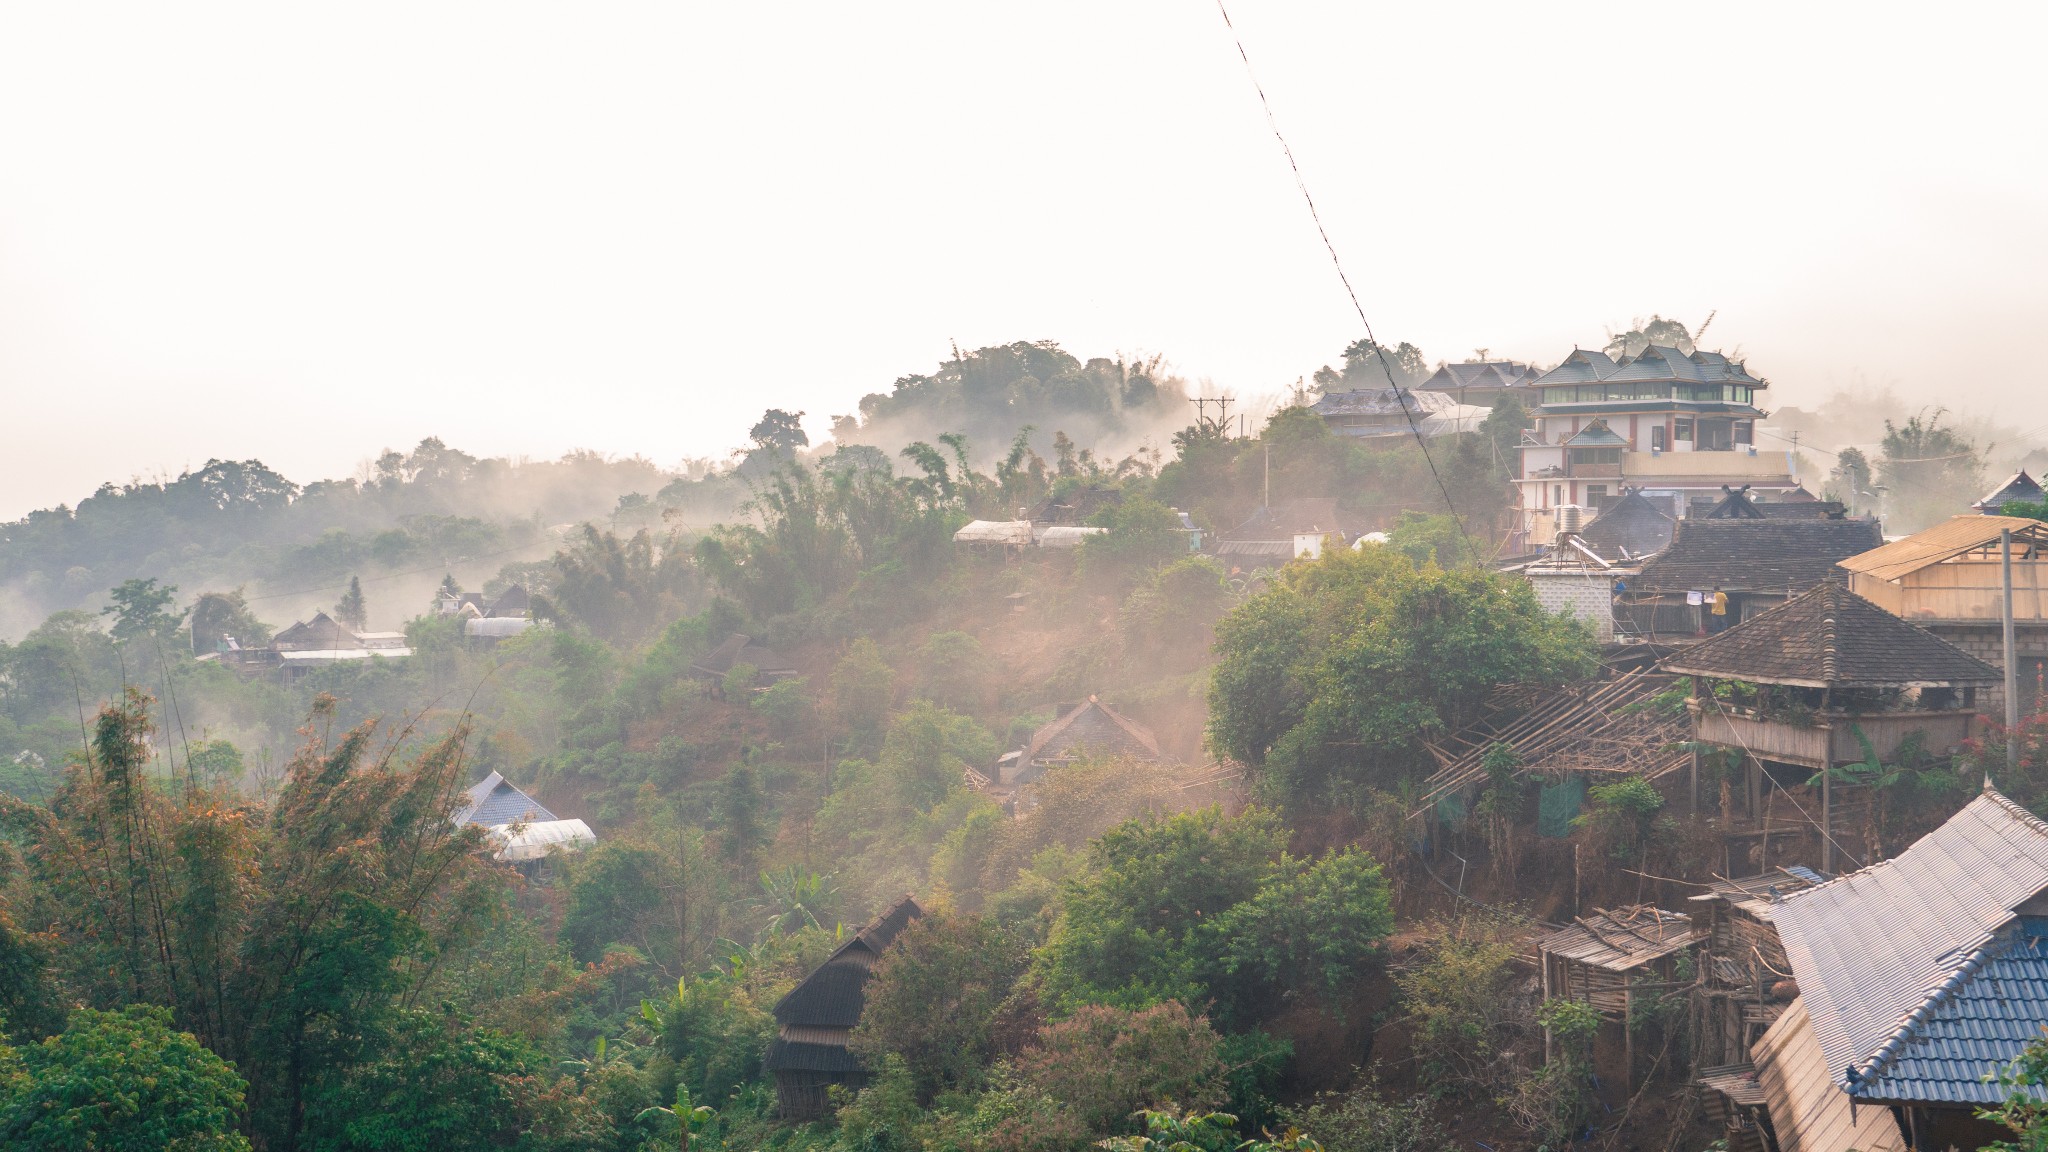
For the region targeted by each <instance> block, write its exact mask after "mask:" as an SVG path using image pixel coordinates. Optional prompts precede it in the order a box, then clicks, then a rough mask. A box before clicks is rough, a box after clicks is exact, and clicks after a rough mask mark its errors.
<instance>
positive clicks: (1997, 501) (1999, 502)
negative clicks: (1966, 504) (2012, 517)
mask: <svg viewBox="0 0 2048 1152" xmlns="http://www.w3.org/2000/svg"><path fill="white" fill-rule="evenodd" d="M2042 495H2043V493H2042V491H2041V485H2040V482H2039V481H2037V480H2035V479H2034V478H2033V477H2032V476H2029V475H2027V470H2026V469H2024V468H2022V469H2020V470H2019V471H2017V472H2015V473H2013V474H2012V476H2011V477H2010V478H2009V479H2007V480H2006V482H2005V483H2003V484H2000V485H1999V486H1998V487H1996V488H1993V489H1992V490H1991V492H1990V493H1989V494H1988V495H1986V496H1985V497H1984V498H1983V499H1982V500H1979V501H1977V502H1976V503H1975V504H1973V505H1971V507H1973V508H1975V509H1976V510H1977V511H1979V512H1989V513H1992V514H1994V515H1996V514H1997V513H1998V512H1999V511H2000V510H2002V509H2003V508H2004V507H2005V502H2006V501H2008V500H2025V501H2027V502H2028V503H2030V504H2038V503H2040V501H2041V497H2042Z"/></svg>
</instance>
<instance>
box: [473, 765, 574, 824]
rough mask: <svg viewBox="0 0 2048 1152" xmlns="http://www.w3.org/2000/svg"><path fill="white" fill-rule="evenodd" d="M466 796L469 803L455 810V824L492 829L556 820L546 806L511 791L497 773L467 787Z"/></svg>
mask: <svg viewBox="0 0 2048 1152" xmlns="http://www.w3.org/2000/svg"><path fill="white" fill-rule="evenodd" d="M468 795H469V800H468V802H467V803H466V804H464V805H463V806H462V807H460V808H457V809H456V810H455V815H454V820H455V822H456V823H457V824H480V825H482V826H483V827H485V828H495V827H497V826H498V825H500V824H518V823H524V824H539V823H543V822H545V821H551V820H555V819H558V817H557V816H556V815H555V814H554V813H553V812H550V811H548V810H547V806H546V805H544V804H542V803H541V802H540V801H538V800H535V799H534V798H533V797H531V796H528V795H527V794H526V793H524V792H521V791H520V790H519V789H517V788H515V787H513V786H512V784H511V783H510V782H509V781H507V780H506V779H505V778H504V777H503V776H500V775H498V774H497V773H496V772H493V773H491V774H490V775H489V776H486V777H484V778H483V779H482V780H479V781H477V782H476V783H475V784H472V785H470V788H469V793H468Z"/></svg>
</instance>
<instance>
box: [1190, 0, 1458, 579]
mask: <svg viewBox="0 0 2048 1152" xmlns="http://www.w3.org/2000/svg"><path fill="white" fill-rule="evenodd" d="M1216 11H1217V12H1218V13H1219V14H1220V15H1222V17H1223V27H1224V28H1226V29H1228V30H1229V32H1230V38H1231V40H1232V41H1233V42H1234V43H1235V44H1236V45H1237V57H1238V59H1240V60H1242V61H1244V74H1245V77H1246V78H1247V79H1249V80H1250V81H1251V82H1252V91H1254V92H1257V93H1258V94H1259V107H1260V109H1262V110H1263V111H1264V112H1265V114H1266V126H1267V127H1268V128H1271V129H1272V130H1273V139H1275V140H1278V141H1279V142H1280V151H1281V152H1282V153H1283V154H1285V155H1286V157H1287V167H1288V168H1290V169H1292V170H1293V172H1294V186H1295V187H1296V188H1298V189H1300V190H1301V199H1302V201H1303V202H1304V203H1306V204H1307V205H1308V215H1309V219H1311V220H1313V221H1315V225H1316V235H1318V236H1320V237H1322V239H1323V249H1324V250H1325V251H1327V252H1328V253H1329V254H1330V264H1331V266H1333V267H1335V268H1336V269H1337V279H1338V280H1339V281H1341V282H1342V283H1343V285H1344V294H1345V295H1346V296H1348V297H1350V298H1351V308H1352V310H1353V311H1354V312H1357V313H1358V322H1359V323H1360V324H1362V325H1364V327H1365V338H1366V340H1367V341H1369V342H1370V343H1371V344H1372V350H1373V353H1374V355H1375V356H1377V357H1378V358H1379V362H1380V371H1382V372H1384V373H1385V374H1386V377H1387V386H1388V387H1390V388H1392V389H1393V390H1394V399H1395V400H1397V401H1399V402H1400V404H1401V415H1403V416H1405V417H1407V418H1408V431H1409V432H1411V433H1413V434H1414V436H1415V444H1416V446H1417V447H1419V448H1421V449H1422V462H1423V463H1425V464H1427V465H1429V475H1430V478H1431V479H1433V480H1435V481H1436V490H1437V492H1438V493H1439V494H1441V495H1442V496H1443V498H1444V507H1446V508H1448V509H1450V511H1451V522H1452V523H1454V524H1456V525H1457V526H1458V536H1459V537H1460V538H1461V539H1463V540H1464V542H1465V547H1466V549H1467V550H1468V551H1470V550H1471V548H1472V538H1471V537H1470V536H1468V535H1466V533H1465V518H1464V517H1462V516H1460V515H1458V506H1457V504H1456V503H1454V502H1453V501H1452V500H1451V490H1450V488H1449V487H1448V486H1447V485H1445V484H1444V478H1443V474H1442V473H1441V472H1438V471H1437V469H1436V460H1435V458H1434V457H1432V456H1431V455H1430V454H1429V441H1428V440H1427V439H1425V438H1424V437H1423V435H1422V426H1421V424H1419V423H1417V422H1416V419H1415V410H1414V409H1413V408H1412V407H1410V406H1409V403H1408V394H1407V393H1406V392H1404V391H1403V390H1402V389H1401V386H1400V385H1399V384H1396V383H1395V382H1394V368H1393V365H1391V364H1389V363H1387V350H1386V349H1385V348H1382V347H1381V346H1380V341H1379V337H1377V336H1375V335H1373V332H1372V322H1371V321H1370V320H1367V319H1366V318H1365V307H1364V306H1363V305H1361V304H1360V303H1359V302H1358V293H1357V291H1355V290H1354V289H1353V288H1352V287H1351V277H1349V276H1347V275H1345V274H1344V262H1343V261H1342V260H1339V259H1338V258H1337V246H1336V245H1335V244H1334V243H1332V242H1331V241H1330V233H1329V230H1328V229H1326V228H1324V227H1323V215H1322V213H1321V212H1318V211H1317V210H1316V200H1315V197H1313V196H1311V195H1309V191H1308V181H1307V179H1305V178H1304V177H1303V176H1302V174H1301V165H1300V164H1298V163H1296V162H1295V159H1294V149H1293V148H1291V147H1289V146H1288V143H1287V137H1286V136H1285V135H1283V134H1282V133H1281V131H1280V122H1279V121H1278V120H1277V119H1275V118H1274V116H1273V105H1272V103H1271V102H1270V101H1268V100H1267V99H1266V88H1265V86H1264V85H1262V84H1260V83H1259V75H1258V73H1257V72H1255V71H1253V69H1252V58H1251V55H1250V54H1249V53H1247V52H1246V51H1245V49H1244V38H1243V37H1241V36H1239V35H1238V34H1237V25H1235V24H1232V23H1231V22H1230V10H1229V9H1228V8H1225V7H1224V6H1223V0H1216Z"/></svg>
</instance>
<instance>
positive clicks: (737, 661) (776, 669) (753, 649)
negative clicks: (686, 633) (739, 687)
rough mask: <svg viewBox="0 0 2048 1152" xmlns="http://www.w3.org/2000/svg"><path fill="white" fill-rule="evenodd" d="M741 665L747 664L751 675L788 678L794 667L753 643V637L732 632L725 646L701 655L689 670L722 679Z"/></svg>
mask: <svg viewBox="0 0 2048 1152" xmlns="http://www.w3.org/2000/svg"><path fill="white" fill-rule="evenodd" d="M741 664H750V665H752V666H753V668H754V671H756V672H758V673H760V674H761V675H763V676H787V675H792V674H794V673H795V672H796V665H795V664H792V663H791V662H790V661H789V659H788V658H787V657H785V656H783V655H782V654H781V653H780V652H777V651H775V650H774V649H773V648H768V647H764V646H762V645H760V644H756V643H754V640H753V637H751V636H748V635H746V634H745V633H742V632H735V633H733V634H732V635H730V636H728V637H726V638H725V643H723V644H720V645H719V646H718V647H716V648H713V649H712V650H711V651H709V652H707V653H705V654H704V657H703V658H702V659H700V660H698V661H697V662H696V663H695V664H692V665H690V670H691V671H692V672H695V673H697V674H699V675H702V676H723V675H725V674H726V673H727V672H730V671H732V670H733V669H734V668H735V667H737V666H739V665H741Z"/></svg>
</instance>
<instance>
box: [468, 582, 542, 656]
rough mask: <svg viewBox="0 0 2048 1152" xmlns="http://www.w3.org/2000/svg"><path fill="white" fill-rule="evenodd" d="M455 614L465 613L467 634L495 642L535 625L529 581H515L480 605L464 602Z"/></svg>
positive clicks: (473, 638)
mask: <svg viewBox="0 0 2048 1152" xmlns="http://www.w3.org/2000/svg"><path fill="white" fill-rule="evenodd" d="M455 615H459V616H461V617H463V620H462V635H463V636H464V638H466V639H469V640H481V641H485V642H487V643H491V644H495V643H497V642H498V641H500V640H509V639H511V638H512V637H514V636H518V635H521V634H522V633H524V632H526V631H527V630H528V629H530V628H532V627H533V623H534V622H533V597H532V596H530V595H528V594H527V591H526V585H524V584H514V585H512V586H511V587H510V588H507V589H505V590H504V591H503V592H501V593H499V594H498V598H497V599H495V600H491V601H488V602H482V603H481V607H478V606H477V605H475V604H468V603H465V604H464V605H463V606H462V608H460V609H459V610H458V611H457V612H456V613H455Z"/></svg>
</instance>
